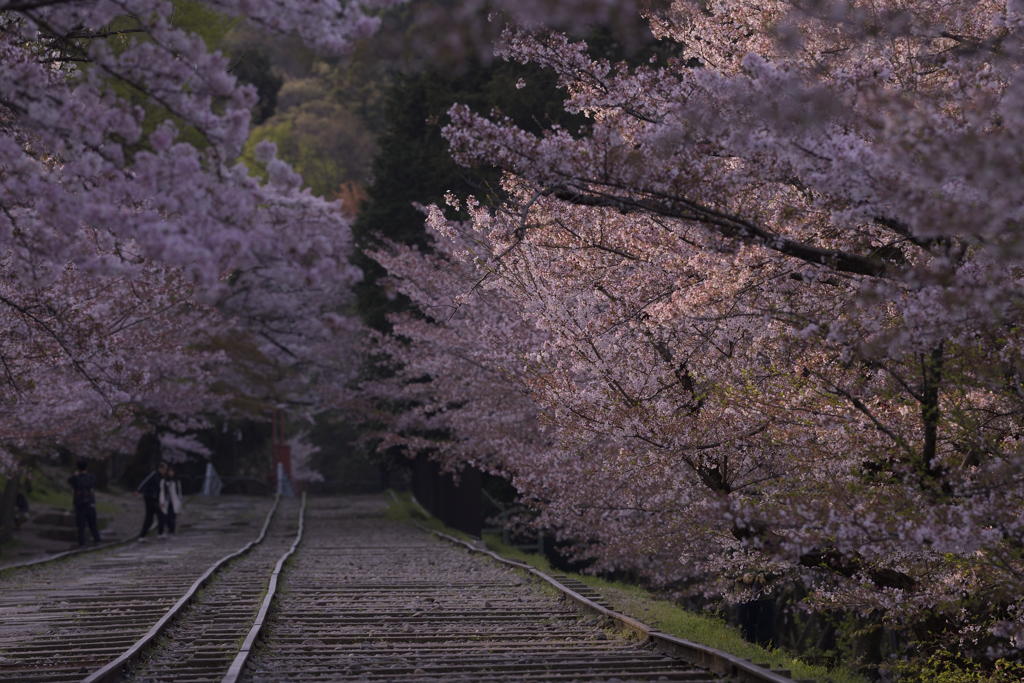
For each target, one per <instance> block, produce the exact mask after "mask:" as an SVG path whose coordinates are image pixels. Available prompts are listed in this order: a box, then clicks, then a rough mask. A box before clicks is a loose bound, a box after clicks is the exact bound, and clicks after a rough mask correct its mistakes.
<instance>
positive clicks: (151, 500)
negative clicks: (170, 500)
mask: <svg viewBox="0 0 1024 683" xmlns="http://www.w3.org/2000/svg"><path fill="white" fill-rule="evenodd" d="M166 472H167V463H166V462H165V461H163V460H161V461H160V464H158V465H157V466H156V469H155V470H153V471H152V472H150V473H149V476H148V477H146V478H145V479H143V480H142V483H141V484H139V488H137V489H135V495H136V496H138V495H139V494H140V493H141V494H142V500H143V501H144V502H145V503H146V517H145V518H144V519H143V521H142V532H141V533H140V534H139V541H145V540H146V534H147V533H148V532H149V528H150V527H151V526H153V518H154V517H156V519H157V523H158V524H159V525H160V530H161V532H162V531H163V526H164V513H162V512H161V511H160V482H161V481H162V480H163V476H164V474H165V473H166Z"/></svg>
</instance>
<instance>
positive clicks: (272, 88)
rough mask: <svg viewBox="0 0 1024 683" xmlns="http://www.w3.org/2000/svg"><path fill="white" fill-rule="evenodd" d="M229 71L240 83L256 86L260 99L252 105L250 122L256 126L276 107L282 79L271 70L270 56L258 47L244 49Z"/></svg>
mask: <svg viewBox="0 0 1024 683" xmlns="http://www.w3.org/2000/svg"><path fill="white" fill-rule="evenodd" d="M231 73H232V74H233V75H234V76H235V78H237V79H238V80H239V81H240V82H242V83H250V84H252V85H254V86H256V92H257V93H259V96H260V100H259V102H257V103H256V106H255V107H253V112H252V123H253V125H254V126H257V125H259V124H261V123H263V122H264V121H266V120H267V119H269V118H270V117H271V116H273V115H274V110H275V109H276V108H277V94H278V92H279V91H280V90H281V86H282V84H283V83H284V79H283V78H282V77H281V76H279V75H277V74H275V73H274V72H273V71H272V70H271V65H270V57H269V56H267V53H266V52H265V51H264V50H261V49H259V48H253V49H249V48H247V49H245V50H243V51H242V53H241V54H240V55H238V57H237V58H235V59H234V60H233V63H232V65H231Z"/></svg>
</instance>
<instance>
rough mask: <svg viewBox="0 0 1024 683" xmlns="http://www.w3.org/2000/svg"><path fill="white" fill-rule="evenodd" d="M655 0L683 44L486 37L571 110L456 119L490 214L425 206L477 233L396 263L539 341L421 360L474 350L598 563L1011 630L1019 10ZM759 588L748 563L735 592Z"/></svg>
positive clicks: (526, 482)
mask: <svg viewBox="0 0 1024 683" xmlns="http://www.w3.org/2000/svg"><path fill="white" fill-rule="evenodd" d="M646 16H647V18H648V19H649V21H650V25H651V27H652V30H653V31H654V33H655V35H657V36H658V37H659V38H660V39H662V40H664V41H670V42H673V43H675V44H676V45H677V46H678V48H679V54H680V57H679V58H676V59H672V60H669V61H667V62H666V63H658V62H657V61H656V60H652V63H650V64H649V65H647V66H643V67H639V68H630V67H629V66H628V65H626V64H610V63H608V62H606V61H603V60H600V59H594V58H592V57H590V56H589V55H588V53H587V50H586V45H585V44H583V43H581V42H573V41H572V40H571V39H570V38H567V37H566V36H563V35H560V34H558V33H554V32H551V31H549V30H546V29H544V28H542V27H541V28H538V27H526V28H523V27H519V28H516V27H513V28H510V29H509V30H507V31H506V33H505V34H504V42H503V44H502V46H501V48H500V49H501V54H502V55H503V56H504V57H505V58H507V59H515V60H520V61H524V62H525V61H530V62H535V63H538V64H541V65H543V66H548V67H550V68H552V69H554V70H555V71H556V72H557V73H558V74H559V78H560V82H561V84H562V85H563V87H565V88H566V91H567V101H566V106H567V108H568V109H569V110H570V111H575V112H581V113H584V114H586V115H587V116H588V117H589V118H590V119H591V123H590V125H588V126H587V127H585V128H584V129H583V130H579V131H575V130H574V131H570V130H564V129H559V128H553V129H551V130H550V131H548V132H547V133H546V134H544V135H539V136H538V135H533V134H530V133H527V132H525V131H522V130H519V129H517V128H516V127H515V126H514V125H513V124H512V123H511V122H510V121H507V120H503V119H502V118H501V117H500V116H495V117H494V118H491V117H487V116H482V115H478V114H474V113H472V112H470V111H469V110H468V109H466V108H465V107H458V106H457V107H454V108H453V109H452V110H451V112H450V115H451V118H452V123H451V125H450V126H449V127H448V128H447V129H446V134H447V136H448V139H449V140H450V142H451V145H452V149H453V151H454V153H455V155H456V158H457V159H458V160H459V161H461V162H463V163H465V164H476V163H487V164H493V165H497V166H500V167H501V168H503V169H505V171H506V183H505V189H506V191H507V195H508V196H507V200H506V201H504V202H503V203H502V204H501V205H500V206H498V207H480V206H477V205H475V204H473V203H471V204H470V207H469V208H470V211H471V214H472V227H471V228H470V227H466V226H461V227H460V226H456V225H452V224H449V223H447V222H446V221H445V220H444V218H443V216H442V215H441V213H440V211H439V210H435V211H434V213H433V216H432V219H431V224H432V227H433V229H434V230H435V231H436V232H438V233H439V234H442V235H445V237H446V239H452V240H457V241H459V242H461V243H462V244H470V245H472V246H470V247H465V246H455V247H452V248H450V249H449V248H447V247H444V246H443V242H442V243H440V244H441V245H442V246H440V247H439V249H440V250H441V253H442V254H444V256H443V257H441V258H442V260H443V261H444V262H446V263H454V264H460V265H459V266H458V267H459V268H464V269H469V270H470V271H471V272H470V273H469V274H467V275H466V276H463V277H461V278H459V280H458V281H456V282H448V281H447V280H445V279H443V278H440V277H439V276H438V275H437V274H436V273H438V272H444V270H445V269H448V268H450V267H454V266H449V265H444V267H443V269H442V266H441V265H438V264H435V265H434V267H433V268H432V269H430V268H428V266H429V263H427V262H426V261H427V259H426V257H421V258H423V259H424V261H425V263H424V264H423V265H421V266H417V267H412V266H410V265H409V263H408V261H409V259H410V258H412V255H410V254H406V256H405V260H403V261H402V262H391V263H390V264H389V265H388V267H389V268H392V269H393V271H392V272H393V274H394V275H395V276H396V277H398V278H400V279H401V280H414V281H415V282H416V285H415V286H413V285H411V284H405V285H402V286H403V287H404V289H403V291H405V292H406V293H407V294H408V295H409V296H410V297H411V298H412V299H413V300H414V301H418V302H421V303H422V304H423V305H425V306H427V307H428V309H430V308H432V307H434V306H436V305H437V304H436V301H437V300H439V297H438V295H436V294H430V295H425V294H422V293H419V294H417V292H416V288H417V287H418V288H420V289H421V290H424V291H428V288H427V286H426V285H425V284H424V282H430V283H431V286H437V287H443V288H444V289H442V290H441V291H442V292H443V294H444V297H446V298H447V300H448V301H451V302H452V303H453V305H458V308H459V311H460V312H461V311H462V310H463V308H465V310H466V313H465V315H466V316H467V317H468V316H470V315H473V314H474V313H475V311H476V309H475V308H472V307H470V304H471V302H473V301H476V300H478V299H480V300H483V299H486V300H488V301H494V300H496V299H502V300H504V302H505V303H504V304H503V305H502V306H499V307H498V308H501V310H504V311H508V312H515V311H518V313H519V315H520V317H521V318H522V319H523V320H524V321H526V322H528V323H529V324H531V325H533V326H534V327H535V328H536V330H537V331H536V332H531V333H527V334H524V338H529V339H532V340H533V341H532V342H531V343H530V344H527V345H526V346H525V347H523V346H515V345H510V344H508V343H507V340H506V339H505V338H504V337H503V336H501V335H492V336H489V337H488V336H487V335H483V336H477V337H464V336H459V335H460V334H465V330H467V329H470V328H472V327H473V325H472V324H471V323H469V322H466V323H459V322H458V321H459V318H458V315H459V314H460V313H456V315H455V316H453V317H452V319H451V320H448V319H447V318H439V317H437V316H433V314H431V315H432V317H434V318H435V320H438V321H439V322H441V323H442V324H441V325H439V326H434V328H429V327H427V326H425V325H419V326H418V327H417V329H418V330H420V333H419V334H420V336H419V337H412V338H413V339H414V342H415V343H414V345H413V346H411V347H409V348H411V349H415V352H413V353H420V352H422V351H423V350H424V349H429V348H430V346H431V345H434V346H436V347H437V348H439V349H449V348H452V347H451V346H450V344H451V343H452V340H455V339H460V340H465V339H472V340H473V341H474V342H478V343H480V344H483V345H485V346H484V348H485V349H486V350H477V351H475V352H474V354H473V359H474V360H475V361H478V362H481V364H482V365H483V367H484V369H485V370H486V371H488V372H490V373H492V374H493V373H499V372H502V373H504V377H505V378H506V379H507V381H509V382H511V383H513V384H515V385H516V386H519V387H520V388H521V389H523V390H524V391H527V392H529V394H530V397H531V398H532V400H533V401H534V402H535V403H536V405H537V406H538V408H539V410H538V412H539V415H540V421H541V424H542V425H545V426H546V427H547V430H548V431H547V432H546V434H548V435H549V438H550V439H551V440H552V443H553V445H552V446H551V451H550V453H546V454H545V455H543V456H541V457H536V458H531V459H516V458H515V455H514V454H513V453H509V452H506V453H504V454H503V455H502V459H504V461H505V462H513V461H514V462H515V463H516V471H515V476H516V478H517V479H516V481H517V484H519V485H521V490H523V491H524V493H525V494H526V495H528V496H531V495H532V496H534V497H535V500H537V501H538V502H539V503H540V504H542V505H544V506H545V508H546V510H547V514H548V516H549V519H550V520H551V521H552V522H557V523H558V524H559V525H560V526H562V527H563V528H565V529H567V530H569V531H570V533H572V534H573V535H574V536H575V537H576V538H577V539H583V540H585V541H592V540H596V541H599V543H596V544H591V545H589V546H588V547H587V548H586V550H587V552H590V553H592V554H595V555H597V556H598V557H599V558H600V561H601V565H600V566H603V567H635V566H637V565H640V566H641V567H642V568H644V569H645V570H646V571H648V572H649V573H650V574H651V575H654V576H656V577H657V576H661V577H671V576H678V575H681V574H690V575H694V576H697V575H699V576H702V577H704V578H705V579H707V578H708V577H712V578H714V577H717V578H718V579H719V581H718V583H717V585H714V583H713V582H712V583H705V585H707V586H708V587H709V590H715V591H727V592H730V591H731V592H733V593H735V594H736V596H737V597H738V598H741V599H742V598H743V597H749V596H750V595H751V590H754V589H755V588H754V587H756V586H761V585H763V589H762V590H764V591H771V590H772V588H773V585H774V584H776V583H779V582H783V581H788V580H790V579H792V578H797V577H799V578H801V579H802V580H804V581H806V582H807V583H808V584H809V585H811V586H812V587H813V591H814V592H813V599H814V601H815V602H816V604H818V605H824V606H836V607H844V608H853V609H857V610H862V611H864V612H868V611H871V610H881V611H882V612H883V613H884V614H885V615H886V617H887V618H888V619H889V620H890V622H891V623H910V622H912V621H913V620H914V619H916V618H918V617H920V616H921V615H925V614H939V615H941V618H942V620H944V621H943V623H944V626H943V627H942V629H944V630H945V631H946V633H947V635H948V637H949V638H950V639H951V640H956V639H957V638H960V639H961V640H962V641H963V642H962V643H961V645H963V646H964V647H965V648H966V647H968V646H970V645H971V643H975V644H977V643H979V642H991V641H985V640H984V638H986V637H991V636H992V635H993V634H994V635H996V636H1000V637H1003V638H1004V640H1002V641H1001V642H1002V644H1003V645H1005V644H1009V645H1017V644H1019V643H1020V638H1021V636H1022V635H1024V626H1022V624H1024V622H1022V621H1021V607H1022V605H1021V603H1020V602H1019V600H1020V597H1019V596H1020V595H1021V593H1022V591H1021V588H1022V585H1024V582H1022V579H1024V558H1022V551H1021V548H1022V547H1024V527H1022V502H1024V488H1022V485H1024V480H1022V472H1021V466H1022V464H1024V463H1022V454H1021V451H1020V447H1019V440H1020V425H1021V417H1022V413H1021V408H1022V406H1024V404H1022V397H1024V394H1022V392H1021V388H1020V379H1019V378H1020V370H1021V366H1022V360H1024V359H1022V357H1021V353H1020V349H1021V342H1022V339H1021V337H1020V328H1019V320H1020V317H1021V312H1022V304H1024V299H1022V296H1021V294H1022V292H1021V281H1020V274H1021V272H1024V270H1022V265H1024V264H1022V263H1021V261H1020V258H1021V256H1020V255H1021V246H1022V245H1024V241H1022V239H1021V236H1020V220H1021V214H1022V209H1024V206H1022V196H1021V193H1020V192H1019V189H1018V188H1019V187H1021V184H1022V178H1021V177H1020V175H1021V172H1022V171H1021V169H1024V165H1022V164H1021V160H1022V154H1024V145H1022V143H1021V134H1022V126H1024V119H1022V112H1024V108H1022V107H1021V106H1020V102H1021V94H1022V93H1024V77H1022V74H1021V69H1020V67H1021V63H1022V54H1021V41H1020V39H1021V29H1022V16H1021V8H1019V7H1017V6H1016V5H1015V4H1014V3H1005V4H1004V3H995V2H993V3H985V2H982V3H969V4H968V3H964V4H953V5H948V4H937V3H931V2H927V1H923V0H922V1H921V2H904V3H898V4H897V3H874V4H871V5H868V4H860V3H843V2H826V1H821V2H809V3H803V2H800V3H797V2H792V3H791V2H775V3H762V2H758V3H749V2H742V1H736V2H733V1H728V0H726V1H722V2H713V3H702V4H697V3H690V2H686V1H685V0H683V1H677V2H673V3H671V4H670V5H669V6H659V8H658V9H653V8H652V9H649V10H648V11H647V15H646ZM522 85H524V86H526V84H522ZM431 273H433V274H431ZM466 307H469V308H466ZM471 311H472V312H471ZM479 315H481V318H480V320H479V322H478V324H477V326H478V327H479V328H480V329H487V328H488V325H489V321H490V319H491V318H490V317H488V316H487V315H484V314H479ZM455 323H457V324H455ZM446 337H449V340H448V341H445V339H446ZM395 353H396V354H397V356H398V357H399V358H400V359H401V360H402V362H405V363H412V362H413V360H412V358H411V357H410V354H409V353H406V352H404V351H402V349H401V348H396V349H395ZM449 355H450V354H449ZM416 363H418V366H419V367H421V368H423V370H424V371H425V372H427V373H429V374H430V378H431V379H432V380H433V381H432V382H431V384H432V385H433V387H435V388H436V390H437V394H438V395H437V397H434V398H432V405H444V402H445V401H451V400H455V401H458V400H459V397H460V396H465V395H467V393H468V392H467V390H466V389H464V388H458V389H457V391H454V392H453V393H452V395H451V396H449V395H447V394H446V391H448V389H446V388H445V387H446V386H447V385H448V384H450V383H451V381H452V380H451V379H449V378H448V377H446V376H443V375H440V374H434V372H437V371H438V370H440V369H441V368H442V367H444V366H443V362H442V361H441V360H437V361H423V360H420V361H416ZM431 367H434V368H436V370H435V371H433V372H432V371H431V369H430V368H431ZM408 379H412V375H410V377H409V378H408ZM412 390H413V391H417V392H419V393H420V394H421V395H422V394H425V393H427V392H429V391H431V390H430V389H427V388H424V387H419V388H414V389H412ZM484 390H485V388H484V387H481V388H480V389H479V391H484ZM501 391H504V389H502V390H501ZM424 405H426V404H424ZM447 424H448V425H449V426H451V428H454V429H456V430H457V431H459V434H458V437H459V438H460V439H471V438H472V437H470V433H469V431H468V430H467V429H466V428H465V427H460V426H458V425H456V423H455V421H454V420H452V419H448V421H447ZM666 551H668V553H669V554H671V555H674V556H675V558H676V560H677V564H676V567H675V569H674V570H673V569H672V568H671V565H668V564H666V563H664V562H663V561H661V559H659V558H662V559H663V558H664V557H665V552H666ZM679 560H681V561H679ZM748 574H760V575H761V576H762V577H765V579H766V581H765V582H764V583H763V584H761V583H754V584H745V585H747V586H748V589H747V590H742V589H741V590H739V591H738V593H737V591H736V586H737V585H738V584H737V583H736V582H737V580H738V579H741V578H742V577H743V576H744V575H748ZM739 585H744V584H739ZM967 596H972V599H974V600H976V602H973V603H971V604H972V608H971V609H970V610H958V609H957V605H960V604H962V601H963V600H964V599H965V598H966V597H967ZM982 606H983V607H984V610H983V611H979V610H981V608H982ZM901 620H910V622H908V621H901ZM985 634H988V635H985Z"/></svg>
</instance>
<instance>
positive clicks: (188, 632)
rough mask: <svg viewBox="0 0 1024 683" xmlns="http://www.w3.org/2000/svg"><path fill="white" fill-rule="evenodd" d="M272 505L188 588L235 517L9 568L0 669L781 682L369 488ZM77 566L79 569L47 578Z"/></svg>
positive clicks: (86, 679) (120, 674)
mask: <svg viewBox="0 0 1024 683" xmlns="http://www.w3.org/2000/svg"><path fill="white" fill-rule="evenodd" d="M226 504H227V505H229V507H228V508H226V509H227V510H230V504H228V503H226ZM265 507H266V506H264V507H263V508H262V509H261V510H260V512H264V511H265ZM275 507H277V511H276V514H274V511H273V510H272V511H271V512H270V513H269V514H268V515H267V516H266V519H265V523H264V525H263V533H261V534H260V536H259V539H260V542H259V543H258V544H256V545H253V539H252V537H251V535H250V538H249V540H250V543H249V544H248V545H247V546H245V548H246V549H247V552H245V553H244V554H239V553H235V554H234V555H237V557H236V556H234V555H233V556H231V559H230V561H228V558H226V557H221V558H220V559H219V560H218V561H217V564H218V566H219V565H222V568H221V569H220V571H219V572H218V573H217V574H216V575H215V576H213V577H212V578H209V580H208V581H206V582H205V583H204V587H203V590H202V591H197V588H198V586H199V584H200V583H201V582H203V581H205V579H202V578H199V579H197V578H196V577H197V576H200V577H203V576H208V575H210V574H211V573H212V571H213V567H212V566H210V567H207V568H206V573H205V574H203V573H202V568H201V565H202V562H203V561H206V560H210V559H211V556H212V555H215V554H217V552H219V553H220V554H223V552H224V551H225V550H227V549H230V548H231V547H232V545H231V544H230V543H229V541H238V540H240V539H239V538H238V537H239V536H240V535H241V534H239V533H237V532H235V533H234V534H231V533H230V532H229V529H230V528H231V527H232V526H234V525H235V524H237V522H238V520H237V519H235V518H237V517H239V516H241V517H246V515H244V514H241V515H239V514H235V515H234V516H231V515H224V514H221V515H220V517H222V518H221V519H220V520H219V526H217V525H209V526H208V528H207V531H208V532H209V533H210V534H211V535H213V534H214V533H216V534H217V535H216V536H215V537H211V538H206V539H205V540H206V541H213V542H212V543H206V544H204V543H201V542H200V541H201V540H203V539H202V538H201V537H200V536H199V535H197V536H196V537H195V538H194V539H193V545H194V546H195V547H194V548H193V549H192V550H191V551H189V552H183V553H179V555H178V556H173V553H171V552H170V551H172V550H173V549H174V546H171V545H168V546H161V547H160V548H159V550H160V552H157V553H142V554H141V555H140V554H134V555H132V554H131V553H128V554H127V555H126V554H125V553H127V552H128V551H127V550H121V551H120V552H116V553H115V552H111V553H109V554H108V555H109V557H107V556H104V557H103V558H102V560H103V561H102V562H100V561H99V560H100V559H101V558H97V557H94V558H92V562H91V563H89V564H86V563H84V562H83V560H82V558H69V559H67V560H65V561H63V562H62V563H60V564H59V565H55V566H53V567H49V568H38V567H37V568H33V569H31V570H26V571H25V572H24V573H25V574H26V575H25V576H20V575H19V581H20V583H17V585H16V588H15V590H14V591H8V590H6V586H5V590H4V592H3V595H2V596H0V681H13V680H17V681H62V680H79V681H83V683H105V682H106V681H114V680H125V679H126V680H128V681H131V682H132V683H144V682H146V683H148V682H153V683H157V682H163V681H182V682H188V683H205V682H208V681H209V682H218V681H219V682H221V683H236V681H239V680H241V681H245V682H247V683H265V682H274V683H276V682H277V681H356V680H358V681H394V682H395V683H401V682H403V681H405V682H408V681H416V682H421V681H422V682H429V681H435V682H437V681H488V683H490V682H491V681H494V682H495V683H496V682H498V681H548V682H552V683H559V682H562V681H565V682H568V681H581V682H582V681H595V682H596V681H604V682H609V683H610V682H611V681H693V682H694V683H710V682H712V681H742V682H746V683H782V682H783V681H786V680H788V672H784V671H780V670H776V671H768V670H766V669H764V668H761V667H758V666H756V665H754V664H751V663H750V662H749V661H746V660H739V659H737V658H734V657H731V656H730V655H727V654H725V653H721V652H717V651H714V650H710V649H708V648H703V647H702V646H699V645H695V644H693V643H687V642H686V641H682V640H679V639H675V638H672V637H671V636H666V635H665V634H659V633H657V632H656V631H653V630H652V629H650V628H649V627H647V626H645V625H643V624H641V623H639V622H636V621H634V620H632V619H629V618H628V617H625V616H623V615H621V614H617V613H615V612H612V611H611V610H610V609H608V607H607V605H605V604H603V603H602V602H601V600H600V596H598V595H595V594H593V593H591V592H590V591H589V589H588V588H587V587H586V586H585V585H583V584H582V583H579V582H578V581H575V580H574V579H572V578H570V577H564V576H556V577H549V576H546V575H543V574H541V573H540V572H537V571H536V570H534V569H532V568H530V567H527V566H525V565H519V564H517V563H515V562H510V561H508V560H504V559H503V558H500V557H498V556H496V555H493V553H489V552H488V551H485V550H482V549H480V548H479V547H477V546H475V545H472V544H468V543H465V542H463V541H459V540H458V539H454V538H451V537H447V536H445V535H444V534H439V533H438V532H433V533H434V534H435V535H436V536H437V537H434V536H431V535H430V534H429V533H424V531H426V530H422V529H421V530H417V529H415V528H413V527H411V526H409V525H408V524H404V523H400V522H392V521H388V520H386V519H385V517H384V509H385V508H384V505H383V502H382V501H381V499H380V498H379V497H346V498H322V499H316V500H313V501H311V502H310V503H309V504H308V505H307V504H306V502H305V498H303V500H302V502H301V503H300V501H296V500H287V499H282V500H281V501H280V503H279V504H276V505H275ZM222 512H223V511H222ZM235 512H236V513H239V512H240V510H235ZM253 514H254V511H253V510H249V511H248V517H247V518H248V519H249V522H250V523H251V521H252V517H253ZM199 526H200V527H202V525H199ZM193 533H196V532H195V531H193ZM300 540H302V545H301V547H299V542H300ZM179 547H180V546H179ZM297 548H298V551H297V550H296V549H297ZM131 550H133V551H134V550H136V548H132V549H131ZM214 550H216V551H217V552H214ZM293 553H295V555H294V558H293V559H292V561H291V562H290V563H289V564H288V566H287V567H285V561H286V559H288V558H289V557H290V556H291V555H292V554H293ZM481 553H482V554H485V555H491V557H490V558H486V557H482V556H481ZM153 555H156V556H158V559H153V560H151V559H150V558H149V557H148V556H153ZM140 562H142V563H143V565H142V566H141V567H137V566H135V565H136V564H138V563H140ZM147 562H157V563H158V564H159V566H156V567H155V566H154V565H153V564H152V563H150V564H146V563H147ZM502 563H504V564H502ZM505 565H509V566H505ZM85 566H89V567H95V568H96V569H95V571H94V572H93V573H92V576H90V577H89V580H78V581H77V582H71V583H67V584H65V583H64V582H65V581H67V580H68V579H69V577H70V576H71V575H75V573H76V572H78V573H81V571H82V569H83V567H85ZM154 570H157V573H158V575H160V576H162V577H166V580H161V582H160V584H159V588H156V587H154V585H153V583H152V581H151V578H152V577H153V576H154ZM133 572H134V573H133ZM524 572H529V573H532V574H533V575H534V576H533V577H530V576H529V575H528V574H525V573H524ZM116 573H120V580H119V581H117V582H115V581H113V578H114V574H116ZM279 578H280V580H281V586H280V588H278V589H277V591H278V592H277V594H276V596H275V587H276V586H278V581H279ZM190 579H191V583H189V580H190ZM538 579H539V580H538ZM186 589H187V590H186ZM33 590H35V591H41V592H39V593H33ZM32 596H34V597H32ZM56 598H60V600H58V601H57V602H49V601H51V600H54V599H56ZM190 601H191V604H189V602H190ZM272 603H273V608H271V605H272ZM172 604H173V605H175V608H174V609H172V610H171V612H174V618H173V619H172V616H171V612H169V611H168V607H169V606H170V605H172ZM47 605H50V607H47ZM161 615H162V616H161ZM19 629H20V633H21V636H20V637H19V636H18V635H16V632H17V631H18V630H19ZM261 633H262V640H260V637H261ZM624 634H626V635H624Z"/></svg>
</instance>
